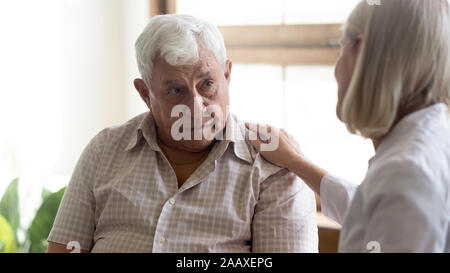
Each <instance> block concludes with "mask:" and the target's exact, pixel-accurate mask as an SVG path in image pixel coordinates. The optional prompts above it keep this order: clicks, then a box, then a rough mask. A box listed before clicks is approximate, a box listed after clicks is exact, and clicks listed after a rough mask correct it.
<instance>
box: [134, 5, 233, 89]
mask: <svg viewBox="0 0 450 273" xmlns="http://www.w3.org/2000/svg"><path fill="white" fill-rule="evenodd" d="M199 46H201V47H205V48H206V49H208V50H210V51H211V52H212V53H214V55H215V57H216V58H217V61H218V62H219V63H221V64H222V65H223V66H224V67H225V64H226V60H227V56H226V49H225V43H224V40H223V37H222V34H221V33H220V31H219V29H218V28H217V27H216V26H214V25H213V24H211V23H209V22H207V21H204V20H200V19H197V18H195V17H193V16H190V15H180V14H167V15H158V16H155V17H153V18H152V19H150V22H149V23H148V24H147V26H146V27H145V29H144V31H143V32H142V34H141V35H140V36H139V38H138V39H137V41H136V44H135V47H136V58H137V64H138V68H139V72H140V74H141V77H142V79H143V80H144V82H145V84H146V85H147V86H148V87H149V88H150V87H151V80H152V78H151V77H152V71H153V62H154V60H155V59H156V58H158V57H162V58H164V60H165V61H166V62H167V63H168V64H170V65H191V64H195V63H197V62H198V61H199V54H198V49H199Z"/></svg>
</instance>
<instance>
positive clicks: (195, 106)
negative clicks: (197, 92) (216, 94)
mask: <svg viewBox="0 0 450 273" xmlns="http://www.w3.org/2000/svg"><path fill="white" fill-rule="evenodd" d="M186 104H187V105H186V106H187V107H189V109H190V112H191V116H190V118H191V122H192V123H191V124H192V125H193V126H194V127H199V126H201V124H202V120H203V112H204V111H205V108H206V106H205V102H204V99H203V97H201V96H194V97H191V98H189V100H188V101H186ZM195 125H197V126H195Z"/></svg>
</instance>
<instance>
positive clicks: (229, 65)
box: [224, 60, 233, 84]
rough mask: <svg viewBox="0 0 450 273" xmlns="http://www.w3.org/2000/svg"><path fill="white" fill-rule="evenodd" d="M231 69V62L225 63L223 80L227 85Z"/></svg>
mask: <svg viewBox="0 0 450 273" xmlns="http://www.w3.org/2000/svg"><path fill="white" fill-rule="evenodd" d="M232 67H233V61H232V60H227V63H226V64H225V74H224V75H225V80H227V83H228V84H230V79H231V68H232Z"/></svg>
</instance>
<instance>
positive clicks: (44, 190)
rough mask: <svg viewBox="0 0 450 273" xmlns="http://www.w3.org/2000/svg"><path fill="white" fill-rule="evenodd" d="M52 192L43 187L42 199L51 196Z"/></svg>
mask: <svg viewBox="0 0 450 273" xmlns="http://www.w3.org/2000/svg"><path fill="white" fill-rule="evenodd" d="M51 194H52V192H51V191H49V190H47V189H46V188H42V193H41V199H42V201H44V200H45V198H47V197H48V196H50V195H51Z"/></svg>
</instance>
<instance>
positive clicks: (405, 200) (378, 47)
mask: <svg viewBox="0 0 450 273" xmlns="http://www.w3.org/2000/svg"><path fill="white" fill-rule="evenodd" d="M380 2H381V3H380V5H369V3H368V2H367V1H361V3H359V5H358V6H357V7H356V8H355V9H354V11H353V12H352V13H351V15H350V16H349V18H348V20H347V22H346V23H345V25H344V38H343V42H342V48H341V54H340V56H339V59H338V62H337V64H336V69H335V76H336V80H337V82H338V89H339V90H338V103H337V107H336V113H337V116H338V118H339V119H340V120H341V121H342V122H344V123H345V124H346V126H347V128H348V130H349V131H350V132H351V133H353V134H359V135H361V136H362V137H364V138H369V139H371V140H372V142H373V145H374V147H375V151H376V154H375V156H374V157H373V158H372V159H370V161H369V168H368V170H367V174H366V176H365V178H364V181H363V182H362V184H361V185H359V186H358V185H356V184H352V183H348V182H346V181H345V180H343V179H341V178H338V177H337V176H335V175H332V174H329V173H327V172H326V171H325V170H323V169H321V168H320V167H318V166H316V165H314V164H313V163H311V162H310V161H308V160H307V158H306V157H305V156H304V155H303V154H302V153H301V151H300V149H299V146H298V144H297V142H296V141H295V139H294V138H293V137H292V136H290V135H289V134H288V133H287V132H286V131H284V130H278V129H276V128H271V131H272V132H271V134H273V133H278V136H279V145H278V148H277V150H275V151H261V149H260V148H261V145H262V144H263V143H264V141H263V140H261V139H266V137H267V136H264V137H261V138H260V139H257V140H255V141H252V144H253V145H254V146H255V148H256V149H257V150H260V152H261V154H262V156H263V157H265V158H266V159H267V160H269V161H272V162H273V163H275V164H277V165H279V166H281V167H284V168H288V169H289V170H290V171H292V172H294V173H295V174H297V175H298V176H299V177H300V178H302V179H303V180H304V181H305V182H306V184H308V185H309V186H310V187H311V188H312V189H313V190H314V191H315V192H316V193H317V194H318V195H319V196H320V198H321V206H322V211H323V213H324V214H325V215H326V216H328V217H330V218H332V219H334V220H335V221H337V222H338V223H340V224H342V230H341V234H340V240H339V251H340V252H368V251H372V250H378V251H381V252H450V230H449V227H450V196H449V194H450V128H449V123H448V106H449V104H450V10H449V3H448V1H447V0H384V1H380ZM259 126H261V125H259ZM247 127H248V128H249V129H251V130H253V129H252V128H258V127H256V125H255V124H247ZM253 131H255V130H253ZM267 141H270V140H267ZM267 141H265V142H267Z"/></svg>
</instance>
